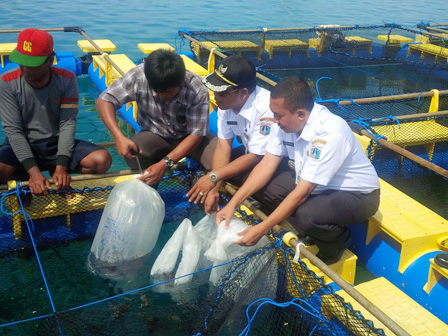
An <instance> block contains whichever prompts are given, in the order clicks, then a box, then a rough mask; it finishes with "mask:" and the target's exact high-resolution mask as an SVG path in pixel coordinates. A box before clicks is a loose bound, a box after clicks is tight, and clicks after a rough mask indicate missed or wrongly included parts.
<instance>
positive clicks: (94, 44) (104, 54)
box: [79, 30, 125, 76]
mask: <svg viewBox="0 0 448 336" xmlns="http://www.w3.org/2000/svg"><path fill="white" fill-rule="evenodd" d="M79 33H80V34H81V35H82V36H84V37H85V39H86V40H87V41H89V42H90V43H91V44H92V46H93V47H94V48H95V49H96V50H97V51H98V52H99V53H100V54H101V55H102V56H103V57H104V58H105V59H106V60H107V61H108V62H109V63H110V64H111V65H112V66H113V67H114V68H115V69H116V70H117V71H118V72H119V73H120V75H122V76H123V75H124V74H125V73H124V71H123V70H121V69H120V67H119V66H118V65H117V64H116V63H115V62H114V61H112V59H111V58H110V57H109V54H107V53H105V52H104V51H103V50H101V48H100V47H99V46H98V44H96V43H95V42H94V41H93V40H92V39H91V38H90V37H89V36H87V34H86V32H85V31H84V30H80V32H79Z"/></svg>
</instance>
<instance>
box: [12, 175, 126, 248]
mask: <svg viewBox="0 0 448 336" xmlns="http://www.w3.org/2000/svg"><path fill="white" fill-rule="evenodd" d="M132 177H133V175H124V176H119V177H107V178H101V179H95V180H89V181H88V182H87V183H88V184H89V185H94V186H95V187H98V188H106V187H108V186H115V185H116V184H118V183H120V182H122V181H127V180H131V179H132ZM85 186H86V182H85V181H72V183H71V187H72V188H73V189H77V190H82V189H84V188H85ZM8 197H11V200H10V204H11V209H10V211H11V212H16V211H19V210H21V207H20V205H19V202H18V199H17V197H16V196H15V195H11V196H8ZM106 201H107V197H104V190H99V191H95V190H93V191H89V194H88V196H85V195H84V194H83V193H79V192H76V193H73V194H72V197H70V198H64V197H62V196H56V197H44V196H33V198H32V201H31V203H30V205H29V206H26V207H25V210H26V212H28V213H29V215H30V216H31V218H32V219H33V220H36V219H41V218H48V217H54V216H64V215H65V216H66V221H67V227H68V228H69V229H70V228H71V220H70V215H71V214H73V213H78V212H87V211H92V210H98V209H102V208H104V206H105V205H106ZM24 220H25V219H24V217H23V213H22V212H19V213H17V214H15V215H12V224H13V229H14V237H15V238H16V239H19V238H21V237H22V222H23V221H24Z"/></svg>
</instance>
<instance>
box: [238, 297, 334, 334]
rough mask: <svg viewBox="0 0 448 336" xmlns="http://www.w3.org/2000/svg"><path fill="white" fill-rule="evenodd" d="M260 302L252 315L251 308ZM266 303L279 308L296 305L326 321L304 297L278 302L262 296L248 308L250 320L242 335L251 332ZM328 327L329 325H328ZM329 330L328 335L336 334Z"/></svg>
mask: <svg viewBox="0 0 448 336" xmlns="http://www.w3.org/2000/svg"><path fill="white" fill-rule="evenodd" d="M298 302H300V303H302V304H304V305H305V306H307V307H308V309H306V308H305V307H303V306H302V305H300V304H299V303H298ZM258 303H260V304H259V305H258V307H257V308H256V309H255V312H254V313H253V315H252V316H251V315H250V312H249V311H250V309H251V308H252V307H253V306H254V305H256V304H258ZM266 304H270V305H273V306H275V307H279V308H287V307H289V306H294V307H297V308H299V309H301V310H303V311H304V312H305V313H307V314H309V315H311V316H313V317H315V318H316V319H318V320H319V321H326V318H325V317H324V316H323V315H322V313H320V312H319V311H318V310H317V309H316V308H314V307H313V306H311V305H310V304H309V303H308V302H306V301H304V300H302V299H299V298H295V299H293V300H291V301H288V302H283V303H278V302H276V301H274V300H272V299H270V298H262V299H258V300H256V301H254V302H252V303H251V304H250V305H249V306H248V307H247V308H246V317H247V321H248V323H247V326H246V328H244V330H243V331H242V332H241V333H240V336H246V335H248V334H249V331H250V327H251V324H252V322H253V320H254V319H255V316H256V315H257V313H258V311H259V310H260V309H261V307H262V306H264V305H266ZM324 325H325V326H326V325H327V323H324ZM316 327H317V324H316V326H315V327H314V328H313V330H312V331H311V333H310V334H309V335H312V334H313V332H314V330H315V329H316ZM327 327H328V326H327ZM329 332H330V334H328V335H334V333H332V332H331V330H329Z"/></svg>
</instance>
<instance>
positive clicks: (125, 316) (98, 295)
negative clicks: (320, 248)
mask: <svg viewBox="0 0 448 336" xmlns="http://www.w3.org/2000/svg"><path fill="white" fill-rule="evenodd" d="M195 176H196V173H194V172H179V173H175V174H173V175H171V176H170V177H168V178H166V179H165V180H163V181H162V182H161V183H160V185H159V193H160V195H161V196H162V198H163V199H164V201H165V204H166V218H165V221H164V223H163V225H162V231H161V233H160V236H159V239H158V243H157V245H156V247H155V249H154V250H153V252H152V253H151V257H150V258H149V260H148V261H147V264H145V265H144V267H142V269H141V270H140V271H138V272H137V273H136V274H135V275H134V276H133V277H131V278H129V279H125V280H109V279H104V278H101V277H98V276H95V275H94V274H92V273H91V272H90V271H89V270H88V268H87V266H86V260H87V257H88V254H89V252H90V246H91V243H92V240H93V237H94V235H95V231H96V228H97V226H98V223H99V220H100V217H101V213H102V207H104V204H105V201H106V200H107V197H108V195H109V193H110V191H111V189H112V188H111V187H97V188H94V187H93V186H88V183H86V186H87V187H86V188H84V189H82V190H73V191H72V192H71V194H70V195H69V196H68V197H67V195H65V193H62V194H56V193H51V194H50V195H49V196H32V197H31V196H30V194H29V193H26V192H23V191H22V192H20V191H17V190H12V191H10V192H4V193H3V194H1V202H2V213H1V215H0V237H1V240H0V268H1V270H2V274H1V276H0V282H1V286H0V334H1V335H14V336H16V335H218V334H219V335H236V334H247V335H248V334H251V335H309V334H310V333H311V332H313V335H330V334H331V335H352V334H356V335H361V334H362V335H380V334H382V332H381V331H380V330H377V329H375V328H374V327H373V325H372V324H371V323H370V322H368V321H366V320H364V318H363V317H362V316H361V315H360V314H359V313H358V312H355V311H353V309H352V308H351V307H350V306H349V305H347V304H345V303H344V301H343V300H342V299H341V298H340V297H339V296H337V295H336V294H334V292H333V290H332V289H331V288H330V287H328V286H326V285H324V284H323V283H322V281H321V280H320V279H319V278H317V276H316V275H315V274H314V273H313V272H311V271H310V270H308V269H307V268H306V266H305V265H304V264H303V263H299V264H293V263H292V251H291V250H290V249H286V248H285V247H283V246H282V245H281V244H279V243H278V241H277V240H275V239H274V237H272V241H273V242H277V243H276V244H275V245H271V246H267V247H266V248H264V249H262V250H258V251H255V252H253V253H251V254H249V255H247V256H244V257H242V258H240V259H236V260H233V261H232V262H231V263H230V264H229V263H228V264H223V265H218V266H217V267H225V269H226V270H227V272H226V273H225V274H224V276H223V277H222V278H221V280H220V281H219V282H218V285H216V286H214V285H211V284H210V283H209V282H208V277H209V274H210V269H206V270H200V271H197V272H195V273H194V274H193V282H192V283H191V285H190V286H189V287H188V288H184V289H182V290H178V291H172V292H164V291H160V290H157V288H158V287H159V286H165V287H166V288H170V286H171V287H172V286H173V285H172V283H173V280H174V279H172V278H169V279H166V281H164V282H162V283H152V282H151V280H150V277H149V270H150V269H151V265H152V263H153V262H154V259H155V258H156V256H157V255H158V254H159V252H160V250H161V249H162V247H163V246H164V244H165V243H166V241H167V240H168V239H169V237H170V236H171V235H172V233H173V232H174V231H175V230H176V228H177V226H178V225H179V223H180V221H181V220H182V219H183V218H186V217H187V218H190V219H191V220H192V222H193V223H196V222H197V221H198V220H199V219H200V218H202V217H203V216H204V212H203V210H202V209H201V207H199V206H196V205H191V204H190V203H188V201H187V200H186V198H185V197H183V195H184V194H185V192H186V191H187V190H188V189H189V188H190V185H191V183H192V181H193V180H194V178H195ZM56 205H57V207H56ZM22 206H23V209H24V211H25V212H26V213H27V214H29V215H26V216H24V212H22V211H21V209H22ZM55 207H56V208H57V209H56V210H57V211H55ZM238 211H239V214H240V216H241V217H242V218H243V219H244V220H245V221H246V222H247V223H251V224H253V223H254V222H255V220H254V219H253V218H252V217H250V216H248V215H247V214H245V213H244V212H243V211H242V210H238ZM39 217H41V218H39ZM25 218H26V219H27V220H25ZM246 312H247V314H248V316H249V317H250V318H251V320H248V318H247V317H246Z"/></svg>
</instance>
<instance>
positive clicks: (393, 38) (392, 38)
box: [377, 34, 414, 44]
mask: <svg viewBox="0 0 448 336" xmlns="http://www.w3.org/2000/svg"><path fill="white" fill-rule="evenodd" d="M377 38H378V40H380V41H385V42H389V44H400V43H411V42H412V41H414V40H413V39H412V38H410V37H406V36H402V35H394V34H391V35H378V36H377Z"/></svg>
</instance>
